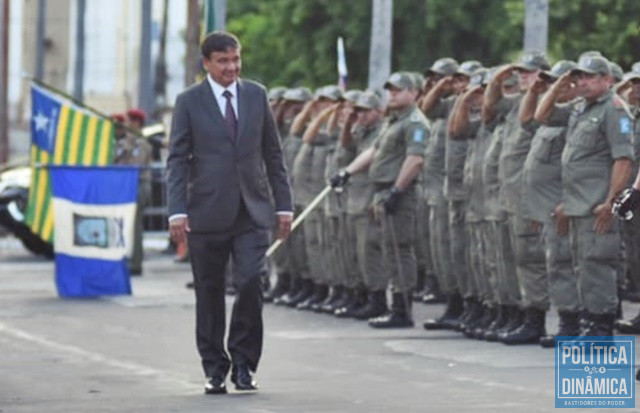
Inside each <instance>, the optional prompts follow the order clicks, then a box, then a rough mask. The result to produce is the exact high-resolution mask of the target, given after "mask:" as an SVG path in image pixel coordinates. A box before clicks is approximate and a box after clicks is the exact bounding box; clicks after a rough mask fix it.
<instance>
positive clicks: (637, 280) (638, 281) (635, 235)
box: [619, 217, 640, 289]
mask: <svg viewBox="0 0 640 413" xmlns="http://www.w3.org/2000/svg"><path fill="white" fill-rule="evenodd" d="M620 231H621V234H622V240H623V242H624V247H625V248H624V251H625V254H626V258H627V271H626V273H627V275H628V277H629V279H628V281H629V283H630V284H631V285H632V286H634V287H635V288H636V289H640V218H639V217H635V218H634V219H632V220H631V221H624V222H622V223H621V225H620ZM619 286H620V285H619Z"/></svg>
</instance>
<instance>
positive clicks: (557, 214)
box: [551, 204, 569, 237]
mask: <svg viewBox="0 0 640 413" xmlns="http://www.w3.org/2000/svg"><path fill="white" fill-rule="evenodd" d="M551 215H552V216H553V217H554V218H555V220H556V233H557V234H558V235H560V236H561V237H564V236H566V235H567V234H568V233H569V217H567V216H566V215H565V214H564V204H560V205H558V206H557V207H556V209H555V210H554V211H553V213H552V214H551Z"/></svg>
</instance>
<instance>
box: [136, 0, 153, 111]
mask: <svg viewBox="0 0 640 413" xmlns="http://www.w3.org/2000/svg"><path fill="white" fill-rule="evenodd" d="M152 94H153V79H152V76H151V0H142V36H141V39H140V71H139V77H138V106H139V107H140V108H141V109H143V110H144V111H145V112H147V115H148V116H151V114H152V111H153V97H152Z"/></svg>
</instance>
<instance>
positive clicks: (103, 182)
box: [48, 166, 139, 297]
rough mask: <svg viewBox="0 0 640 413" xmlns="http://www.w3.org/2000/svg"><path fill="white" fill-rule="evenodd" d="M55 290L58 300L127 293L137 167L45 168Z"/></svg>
mask: <svg viewBox="0 0 640 413" xmlns="http://www.w3.org/2000/svg"><path fill="white" fill-rule="evenodd" d="M48 169H49V171H50V173H51V187H52V191H53V198H52V199H53V215H54V222H55V225H54V231H55V234H54V250H55V263H56V287H57V289H58V294H60V296H63V297H92V296H101V295H118V294H131V284H130V280H129V270H128V269H127V264H126V257H127V256H129V255H131V251H132V248H133V231H134V219H135V212H136V198H137V191H138V174H139V169H138V168H137V167H124V166H122V167H121V166H110V167H80V166H49V168H48Z"/></svg>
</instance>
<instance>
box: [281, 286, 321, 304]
mask: <svg viewBox="0 0 640 413" xmlns="http://www.w3.org/2000/svg"><path fill="white" fill-rule="evenodd" d="M314 287H315V285H314V284H313V281H311V280H301V283H300V289H299V290H298V293H297V294H296V295H294V296H293V297H291V298H289V300H287V302H286V303H285V304H286V305H287V306H289V307H296V306H297V305H298V303H301V302H303V301H305V300H306V299H308V298H309V297H311V295H312V294H313V291H314Z"/></svg>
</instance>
